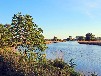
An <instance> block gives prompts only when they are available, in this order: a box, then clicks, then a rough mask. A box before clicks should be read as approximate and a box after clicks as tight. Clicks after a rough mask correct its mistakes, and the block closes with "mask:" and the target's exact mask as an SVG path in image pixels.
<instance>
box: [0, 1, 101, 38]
mask: <svg viewBox="0 0 101 76" xmlns="http://www.w3.org/2000/svg"><path fill="white" fill-rule="evenodd" d="M0 10H1V11H0V23H2V24H6V23H9V24H10V23H11V19H12V17H13V15H14V14H17V13H18V12H22V14H29V15H31V16H32V17H33V18H34V20H33V21H34V22H35V23H36V24H37V25H39V27H41V28H42V29H43V30H44V33H43V35H44V36H45V38H53V36H57V37H58V38H62V39H63V38H67V37H68V36H73V37H75V36H78V35H80V36H81V35H83V36H84V35H85V34H86V33H88V32H92V33H93V34H95V35H96V36H101V31H100V29H101V0H2V1H1V2H0Z"/></svg>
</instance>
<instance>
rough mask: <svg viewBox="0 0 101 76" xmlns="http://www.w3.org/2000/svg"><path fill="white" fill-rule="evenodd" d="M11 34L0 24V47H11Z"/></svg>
mask: <svg viewBox="0 0 101 76" xmlns="http://www.w3.org/2000/svg"><path fill="white" fill-rule="evenodd" d="M11 36H12V34H11V32H9V29H8V28H6V27H4V25H3V24H0V47H1V48H3V47H5V46H9V45H11Z"/></svg>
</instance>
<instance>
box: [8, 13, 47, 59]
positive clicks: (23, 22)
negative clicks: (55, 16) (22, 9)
mask: <svg viewBox="0 0 101 76" xmlns="http://www.w3.org/2000/svg"><path fill="white" fill-rule="evenodd" d="M9 30H10V32H11V33H12V42H13V44H15V46H16V47H17V46H18V45H17V44H19V45H20V46H23V47H27V49H26V50H24V52H25V54H27V52H28V51H34V52H33V53H36V54H37V58H38V59H40V58H42V55H43V52H44V50H45V49H46V44H45V40H44V36H43V35H42V33H43V30H42V29H41V28H38V26H37V25H36V24H35V23H34V22H33V18H32V16H30V15H21V13H18V14H14V17H13V18H12V23H11V28H10V29H9ZM28 54H29V53H28ZM31 55H32V52H30V55H29V57H30V56H31ZM34 58H35V57H34Z"/></svg>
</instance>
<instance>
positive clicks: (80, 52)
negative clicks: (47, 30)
mask: <svg viewBox="0 0 101 76" xmlns="http://www.w3.org/2000/svg"><path fill="white" fill-rule="evenodd" d="M47 46H48V49H46V54H47V56H46V57H47V59H55V58H63V60H64V61H65V62H66V63H69V61H70V59H74V60H73V61H74V63H75V64H76V66H75V70H76V71H77V72H81V73H84V74H86V75H89V74H91V72H92V73H94V72H95V73H96V74H98V76H101V46H97V45H86V44H79V43H77V42H76V41H68V42H60V43H53V44H48V45H47Z"/></svg>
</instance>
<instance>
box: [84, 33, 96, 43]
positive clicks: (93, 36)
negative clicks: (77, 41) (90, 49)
mask: <svg viewBox="0 0 101 76" xmlns="http://www.w3.org/2000/svg"><path fill="white" fill-rule="evenodd" d="M85 40H86V41H90V40H91V41H94V40H96V38H95V35H93V34H92V33H87V34H86V39H85Z"/></svg>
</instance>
